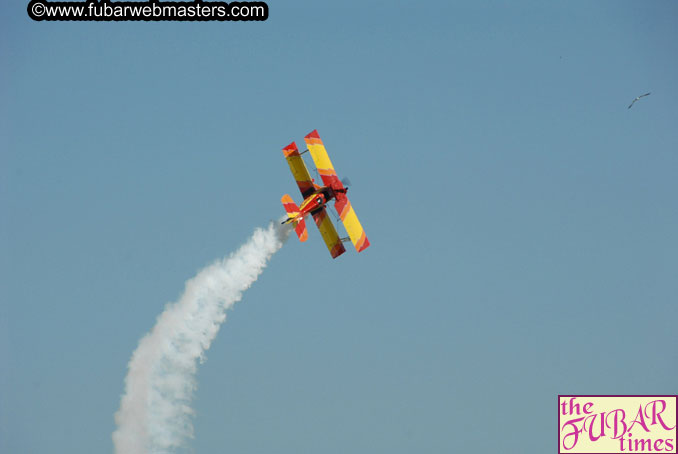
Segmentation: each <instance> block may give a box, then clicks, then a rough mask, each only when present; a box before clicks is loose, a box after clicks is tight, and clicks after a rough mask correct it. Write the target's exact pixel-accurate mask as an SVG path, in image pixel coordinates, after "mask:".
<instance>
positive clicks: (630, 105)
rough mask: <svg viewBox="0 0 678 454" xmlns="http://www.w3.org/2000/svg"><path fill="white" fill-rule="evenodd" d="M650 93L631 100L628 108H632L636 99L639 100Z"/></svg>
mask: <svg viewBox="0 0 678 454" xmlns="http://www.w3.org/2000/svg"><path fill="white" fill-rule="evenodd" d="M649 94H650V93H645V94H644V95H640V96H638V97H637V98H636V99H634V100H633V101H632V102H631V104H629V107H628V108H629V109H630V108H631V107H632V106H633V104H634V103H635V102H636V101H638V100H639V99H640V98H642V97H643V96H647V95H649Z"/></svg>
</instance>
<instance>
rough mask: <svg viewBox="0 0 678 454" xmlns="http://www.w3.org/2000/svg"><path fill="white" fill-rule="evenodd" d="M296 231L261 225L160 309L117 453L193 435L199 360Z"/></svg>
mask: <svg viewBox="0 0 678 454" xmlns="http://www.w3.org/2000/svg"><path fill="white" fill-rule="evenodd" d="M290 231H291V228H289V225H287V226H281V225H280V224H279V223H276V222H272V223H271V224H270V225H269V226H268V228H267V229H260V228H258V229H256V230H255V231H254V234H253V235H252V237H251V238H250V239H249V240H248V241H247V243H245V244H244V245H243V246H241V247H240V249H239V250H238V251H237V252H235V253H233V254H232V255H230V256H229V257H227V258H224V259H222V260H219V261H217V262H216V263H214V264H212V265H210V266H208V267H207V268H205V269H203V270H202V271H200V272H199V273H198V274H197V275H196V276H195V277H194V278H192V279H190V280H189V281H187V282H186V289H185V290H184V294H183V296H182V297H181V299H180V300H179V301H177V302H176V303H170V304H168V305H167V307H166V308H165V310H164V311H163V312H162V314H160V316H158V320H157V322H156V324H155V326H154V327H153V329H152V330H151V331H150V332H149V333H148V334H147V335H146V336H144V337H143V338H142V339H141V341H139V346H138V347H137V349H136V350H135V351H134V353H133V354H132V358H131V359H130V362H129V364H128V372H127V377H125V393H124V395H123V396H122V400H121V402H120V409H119V410H118V411H117V413H116V414H115V422H116V424H117V426H118V427H117V429H116V430H115V432H113V444H114V446H115V452H116V453H117V454H146V453H161V452H162V453H166V452H172V451H173V450H175V449H177V448H180V447H181V446H183V445H184V444H185V442H186V440H187V439H188V438H191V437H192V436H193V425H192V422H191V416H192V414H193V410H192V409H191V405H190V404H191V399H192V397H193V392H194V391H195V389H196V383H195V373H196V369H197V360H198V359H199V360H200V361H201V362H202V361H203V360H204V353H205V351H206V350H207V349H208V348H209V347H210V344H211V343H212V341H213V340H214V337H215V336H216V335H217V332H218V331H219V327H220V326H221V324H222V323H223V322H224V320H225V319H226V310H227V309H228V308H230V307H231V306H232V305H233V304H234V303H236V302H237V301H239V300H240V299H241V298H242V293H243V292H244V291H245V290H247V289H248V288H249V287H250V286H251V285H252V284H253V283H254V281H256V280H257V278H258V277H259V275H260V274H261V272H262V271H263V270H264V268H265V267H266V264H267V263H268V260H269V259H270V258H271V256H272V255H273V254H274V253H275V252H276V251H277V250H278V249H280V248H281V247H282V245H283V243H284V242H285V241H286V240H287V238H288V236H289V233H290Z"/></svg>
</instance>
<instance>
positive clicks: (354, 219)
mask: <svg viewBox="0 0 678 454" xmlns="http://www.w3.org/2000/svg"><path fill="white" fill-rule="evenodd" d="M334 208H336V209H337V213H339V217H340V218H341V222H343V223H344V227H345V228H346V232H348V236H349V237H350V238H351V243H353V246H355V248H356V250H357V251H358V252H361V251H364V250H365V249H367V247H368V246H369V245H370V240H368V239H367V235H365V230H363V226H362V225H360V221H359V220H358V216H357V215H356V214H355V211H354V210H353V206H351V202H350V201H349V200H348V197H346V195H345V194H339V195H338V196H337V201H336V202H335V204H334Z"/></svg>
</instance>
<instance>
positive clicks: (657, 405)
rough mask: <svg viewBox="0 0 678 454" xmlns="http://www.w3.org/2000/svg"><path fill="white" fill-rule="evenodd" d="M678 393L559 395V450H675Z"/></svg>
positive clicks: (583, 453) (585, 453) (614, 453)
mask: <svg viewBox="0 0 678 454" xmlns="http://www.w3.org/2000/svg"><path fill="white" fill-rule="evenodd" d="M676 420H678V396H674V395H657V396H591V395H559V396H558V454H566V453H567V454H570V453H572V454H575V453H576V454H622V453H623V454H626V453H649V452H652V453H665V454H671V453H673V454H675V453H676V452H677V451H676V447H677V446H678V443H677V442H678V429H677V428H676Z"/></svg>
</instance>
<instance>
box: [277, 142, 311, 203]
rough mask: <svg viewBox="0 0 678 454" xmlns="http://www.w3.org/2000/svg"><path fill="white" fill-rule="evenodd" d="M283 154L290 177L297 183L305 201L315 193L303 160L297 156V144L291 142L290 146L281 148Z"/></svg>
mask: <svg viewBox="0 0 678 454" xmlns="http://www.w3.org/2000/svg"><path fill="white" fill-rule="evenodd" d="M283 153H284V155H285V159H287V164H289V166H290V170H291V171H292V175H293V176H294V179H295V180H296V181H297V186H299V190H300V191H301V195H302V196H304V199H305V198H306V197H308V196H309V195H311V194H313V191H315V187H314V186H313V179H312V178H311V175H310V174H309V173H308V169H307V168H306V164H304V160H303V159H302V157H301V155H300V154H299V149H298V148H297V144H296V143H294V142H292V143H291V144H289V145H288V146H286V147H285V148H283Z"/></svg>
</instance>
